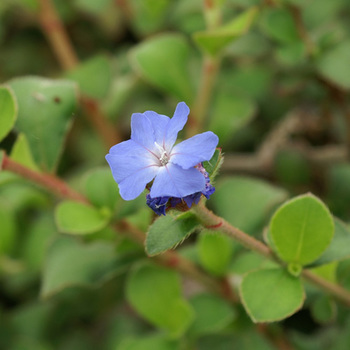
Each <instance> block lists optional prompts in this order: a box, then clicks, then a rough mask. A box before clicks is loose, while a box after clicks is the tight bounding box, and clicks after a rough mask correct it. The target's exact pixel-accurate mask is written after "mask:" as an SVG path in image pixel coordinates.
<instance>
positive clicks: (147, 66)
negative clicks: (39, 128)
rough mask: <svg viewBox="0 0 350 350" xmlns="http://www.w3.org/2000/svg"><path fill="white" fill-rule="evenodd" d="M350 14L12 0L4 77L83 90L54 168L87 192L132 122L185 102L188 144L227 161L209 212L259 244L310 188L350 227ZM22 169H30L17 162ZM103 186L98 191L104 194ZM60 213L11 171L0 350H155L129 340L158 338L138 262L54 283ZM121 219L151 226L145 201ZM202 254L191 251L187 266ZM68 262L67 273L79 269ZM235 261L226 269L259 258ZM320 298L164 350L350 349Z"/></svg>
mask: <svg viewBox="0 0 350 350" xmlns="http://www.w3.org/2000/svg"><path fill="white" fill-rule="evenodd" d="M349 18H350V2H349V1H348V0H332V1H329V0H265V1H263V0H261V1H259V0H204V1H203V0H129V1H128V0H99V1H95V0H61V1H59V0H56V1H53V0H2V1H1V3H0V81H1V84H9V85H11V86H12V84H14V86H15V85H16V83H15V82H16V79H17V78H19V77H24V76H38V77H41V78H48V79H66V80H69V81H73V82H75V83H76V84H77V85H76V86H77V90H76V91H77V101H76V107H75V108H73V109H74V116H73V119H72V120H73V123H72V126H71V129H70V131H69V133H68V134H67V137H66V139H65V141H64V148H63V149H62V150H61V151H60V158H61V159H60V162H59V163H58V164H57V167H55V168H56V169H55V170H56V173H57V175H58V176H59V177H62V178H65V179H67V181H69V183H70V184H71V186H73V187H74V188H76V189H78V190H81V188H82V186H83V185H82V182H81V179H82V177H84V176H86V174H91V172H92V170H94V169H97V168H98V167H104V166H106V163H105V160H104V156H105V154H106V153H107V152H108V149H109V147H110V146H112V145H113V144H115V143H117V142H120V141H122V140H126V139H128V138H129V137H130V116H131V114H132V113H135V112H144V111H146V110H153V111H156V112H158V113H160V114H165V115H168V116H172V114H173V111H174V109H175V106H176V104H177V103H178V102H179V101H185V102H186V103H187V104H188V105H189V106H190V108H191V115H190V118H189V122H188V127H187V129H186V131H184V132H183V134H182V135H181V136H182V138H187V137H189V136H192V135H193V134H195V133H198V132H203V131H207V130H211V131H213V132H215V133H216V134H217V135H218V136H219V139H220V142H219V146H220V147H221V148H222V151H223V153H224V156H225V161H224V163H223V166H222V168H221V172H220V176H219V177H218V179H217V184H216V187H217V192H216V193H215V195H213V197H212V200H211V201H210V202H209V206H211V208H213V209H214V210H216V212H217V213H218V214H220V215H222V216H223V217H224V218H225V219H227V220H229V221H230V222H231V223H232V224H234V225H235V226H238V227H239V228H241V229H242V230H244V231H246V232H248V233H250V234H253V235H260V236H261V233H262V230H263V228H264V226H265V225H266V223H267V222H268V220H269V218H270V215H271V212H272V210H273V209H274V208H275V207H276V205H278V204H280V203H281V202H283V201H284V200H286V199H287V198H288V197H290V196H293V195H297V194H300V193H305V192H308V191H311V192H313V193H314V194H316V195H317V196H319V197H320V198H322V199H323V200H324V201H325V202H326V204H327V205H328V206H329V208H330V210H331V211H332V213H333V214H334V215H336V216H338V217H339V218H341V219H343V220H344V221H345V222H349V220H350V163H349V157H350V106H349V89H350V21H349ZM37 98H38V99H39V100H40V96H37ZM55 103H57V104H59V103H61V101H60V100H59V99H58V98H57V99H56V100H55ZM21 113H23V112H21ZM31 113H32V112H31ZM0 125H1V124H0ZM67 130H68V129H67ZM18 135H19V133H18V130H16V128H15V129H14V130H12V132H11V133H9V134H8V135H7V136H6V138H4V139H3V140H2V141H1V143H0V146H1V148H2V149H4V150H5V151H6V152H7V153H8V154H11V152H12V151H13V149H14V146H15V145H16V144H18V142H19V141H18ZM29 139H30V136H29ZM13 158H14V159H16V160H18V161H20V156H19V155H18V154H17V158H16V156H15V154H13ZM27 164H28V163H27ZM53 171H54V170H53V169H50V172H53ZM101 174H102V173H101ZM101 174H100V175H101ZM95 175H96V174H95ZM95 175H94V176H95ZM102 175H103V176H102ZM102 175H101V177H100V178H98V177H96V178H95V177H93V178H91V180H90V181H92V182H93V181H95V182H94V183H95V187H96V189H95V191H96V192H98V190H99V189H98V185H96V179H102V180H103V181H104V179H105V177H104V176H105V173H103V174H102ZM96 176H97V175H96ZM98 176H99V175H98ZM88 181H89V180H88ZM84 183H85V182H84ZM101 186H102V185H101ZM115 190H116V186H115ZM101 191H102V190H101ZM116 193H117V190H116ZM112 195H113V194H112ZM116 195H117V194H116ZM112 201H113V200H112ZM56 204H57V199H55V197H53V196H51V195H48V194H47V193H46V192H43V191H41V190H39V189H38V188H37V187H33V186H30V185H28V183H26V182H25V181H22V180H19V179H18V178H16V179H13V178H12V175H10V174H9V173H7V172H2V173H1V178H0V236H1V241H0V325H1V326H0V348H1V349H23V350H26V349H30V350H31V349H33V350H41V349H43V350H44V349H45V350H46V349H65V350H69V349H78V350H79V349H84V350H86V349H117V350H122V349H148V347H147V346H148V345H145V344H146V343H142V342H139V343H137V342H131V341H125V339H126V338H127V337H131V338H133V339H138V337H141V335H145V334H149V333H150V332H151V331H153V328H152V327H153V326H151V325H150V324H149V323H147V322H146V321H144V320H142V319H141V318H139V317H138V316H137V315H136V314H135V313H134V312H133V311H132V310H131V309H130V306H129V305H128V304H127V303H126V302H125V296H124V283H125V279H126V271H127V269H128V268H129V265H127V263H126V262H124V263H125V264H126V265H125V266H128V268H126V267H125V268H124V269H123V268H119V270H118V273H115V271H114V270H113V269H107V270H106V269H105V270H103V271H104V275H103V276H102V277H101V276H100V277H96V276H97V275H99V271H100V270H99V269H101V268H102V267H101V266H97V267H96V266H95V265H94V263H93V262H92V261H87V262H86V263H84V264H83V263H82V265H84V266H85V267H84V268H83V267H82V269H81V274H84V273H85V272H84V271H85V268H86V266H90V265H89V264H91V266H93V267H92V269H95V270H94V273H95V274H97V275H95V276H93V277H91V276H90V277H89V278H85V277H84V278H82V279H81V280H80V279H79V278H80V277H79V278H76V280H74V279H73V280H74V283H71V284H70V283H68V285H67V284H65V283H64V282H62V283H57V284H56V285H55V286H54V287H53V286H51V287H50V286H47V285H45V288H46V289H45V288H44V287H43V278H44V277H43V274H44V275H45V274H46V273H47V268H46V267H45V266H46V265H45V264H46V261H47V259H48V257H47V256H48V255H47V254H49V253H48V251H49V247H51V245H50V244H51V243H50V242H52V240H53V238H54V237H56V235H57V227H56V225H55V223H54V219H53V208H54V207H55V205H56ZM121 212H122V214H120V215H121V216H122V217H124V216H125V217H127V218H128V220H130V222H132V223H133V224H135V225H136V226H137V227H139V229H141V230H143V231H145V230H147V227H148V224H149V223H150V221H151V220H152V215H151V213H150V212H149V211H148V209H146V208H144V201H143V198H141V199H140V200H136V201H135V202H133V203H127V204H125V207H122V211H121ZM118 215H119V214H118ZM84 240H85V241H87V242H94V241H103V242H108V243H109V244H110V242H113V244H114V243H115V244H116V246H117V248H115V247H114V246H113V249H116V250H117V251H118V252H125V251H127V252H132V254H133V257H134V258H135V257H136V258H135V259H142V258H143V256H144V255H143V254H144V253H143V248H142V247H140V246H136V245H135V244H134V243H132V242H131V241H129V240H128V239H124V238H120V237H117V238H115V233H114V232H113V231H112V230H111V229H109V228H104V229H103V230H99V231H98V232H94V233H93V234H91V235H89V236H85V237H84ZM191 243H193V244H194V245H195V243H194V240H193V242H190V244H188V247H187V248H188V249H187V252H185V250H186V249H185V248H186V247H185V248H184V254H185V255H186V254H187V255H188V256H189V257H191V256H193V254H194V253H193V249H194V248H193V247H192V248H191ZM62 244H66V243H64V242H63V243H62ZM200 244H204V245H205V244H207V243H204V242H202V243H200ZM220 244H221V243H220ZM68 245H69V244H68ZM214 245H215V244H214ZM110 247H112V244H110ZM190 248H191V249H192V250H191V249H190ZM79 249H80V248H79ZM196 249H197V248H196ZM203 249H204V248H203ZM235 249H237V250H238V251H239V248H232V251H231V250H230V252H229V254H233V251H234V250H235ZM64 254H66V255H64ZM64 254H63V255H60V257H59V258H57V259H58V260H57V261H56V263H57V264H61V262H63V261H70V260H69V254H70V253H69V252H67V251H65V253H64ZM74 254H75V253H74ZM101 254H102V255H105V252H104V250H101ZM84 256H85V255H84ZM97 256H99V255H97ZM232 256H233V255H232ZM232 256H231V255H230V259H229V262H227V266H226V267H225V269H224V270H225V273H231V272H235V273H243V272H244V271H246V270H247V268H248V267H247V261H249V263H248V265H249V264H253V265H254V264H256V263H257V262H256V257H252V258H251V260H250V258H249V257H247V258H245V260H244V261H243V259H241V260H242V261H241V260H239V259H234V258H232ZM237 256H239V255H237ZM241 257H242V256H241ZM66 258H67V259H68V260H66ZM252 261H254V263H252ZM208 265H210V263H208V262H207V263H204V265H203V266H204V267H203V266H202V267H203V268H204V269H207V270H208V272H209V273H213V274H214V275H220V274H222V273H223V270H221V268H218V269H219V273H218V271H217V270H215V268H214V271H213V268H212V267H210V266H209V267H208ZM340 265H341V266H337V267H333V270H332V276H333V277H331V278H335V277H334V276H335V275H337V278H338V281H342V282H343V283H344V285H346V283H347V285H348V287H350V282H349V281H348V279H349V278H348V276H349V274H348V272H349V269H350V266H349V262H348V261H344V262H342V263H340ZM50 266H51V267H52V265H50ZM249 266H250V265H249ZM254 266H255V265H254ZM68 271H69V268H68ZM106 271H107V272H108V273H107V272H106ZM60 273H61V272H60ZM64 273H67V272H64ZM327 273H328V272H327ZM87 281H88V282H87ZM47 283H49V282H47ZM80 284H81V285H88V287H89V288H86V287H82V286H79V285H80ZM68 287H69V288H68ZM92 287H93V288H92ZM43 288H44V290H43ZM150 288H152V286H150ZM311 293H312V292H311ZM40 295H41V297H40ZM317 302H318V304H317V305H321V306H317V305H316V306H314V305H312V303H310V304H307V305H306V306H305V308H304V309H303V310H302V311H300V312H299V313H298V314H296V315H294V316H293V317H291V318H290V319H288V320H286V321H285V322H284V323H283V324H280V325H278V326H277V325H275V326H272V327H271V329H270V328H269V329H268V331H267V332H266V330H265V329H264V326H262V328H261V329H260V330H259V329H258V331H257V330H256V328H254V327H253V326H252V324H251V322H250V321H248V319H247V318H246V316H245V315H244V311H242V310H241V309H240V307H239V306H237V311H236V313H237V315H236V316H235V319H236V320H240V322H239V323H240V324H242V325H241V326H239V325H237V324H235V326H234V327H233V328H234V329H235V330H236V332H237V330H239V329H240V327H241V328H242V329H244V330H245V332H246V333H244V332H243V331H242V332H241V333H240V335H239V336H237V335H236V336H235V340H232V339H231V338H230V334H229V333H227V332H226V333H224V335H222V334H221V335H220V336H219V335H216V336H212V337H208V338H205V336H207V334H205V336H203V337H202V338H200V339H199V340H198V342H197V343H196V345H195V346H194V345H193V344H191V342H190V344H191V345H188V343H186V342H185V343H186V344H187V345H186V346H187V347H184V346H185V345H184V342H183V341H181V342H180V343H181V344H180V345H179V343H176V342H175V343H173V342H168V341H167V342H165V343H162V341H163V340H162V341H160V343H159V344H160V345H159V349H180V348H188V349H192V348H193V349H204V350H205V349H212V348H213V347H214V346H215V347H216V348H220V349H231V344H233V342H236V343H235V346H238V347H236V348H237V349H240V350H241V349H274V348H280V349H316V348H317V349H318V350H321V349H329V348H332V349H348V348H349V346H350V345H349V344H350V339H349V336H346V334H350V333H349V332H348V333H347V330H348V329H349V327H350V322H348V321H347V320H348V310H340V311H339V312H338V313H337V314H336V313H335V311H334V308H335V306H334V304H333V303H332V302H328V301H326V302H324V301H322V300H321V301H319V300H318V301H317ZM322 302H323V304H322ZM315 310H316V311H315ZM320 310H321V311H320ZM232 317H233V316H232ZM230 320H231V321H232V320H233V318H232V319H230ZM232 322H233V321H232ZM285 330H287V335H286V336H285V337H284V336H281V337H280V338H278V336H277V337H276V334H281V332H282V333H283V332H284V331H285ZM243 333H244V334H248V335H247V336H246V337H245V336H243V335H242V334H243ZM321 333H322V336H321V335H320V334H321ZM261 334H265V338H264V340H261V338H260V337H261ZM266 334H267V335H268V336H267V337H266ZM215 337H217V338H215ZM240 337H241V338H240ZM346 337H347V338H346ZM269 338H278V339H280V340H281V341H280V343H278V342H271V341H270V340H269ZM140 339H141V338H140ZM237 339H238V340H237ZM337 339H338V340H337ZM337 341H338V343H337ZM237 342H238V343H237ZM277 343H278V344H277ZM135 344H136V345H135ZM140 344H141V345H140ZM142 344H143V345H142ZM147 344H148V343H147ZM239 344H240V345H239ZM192 345H193V347H192ZM181 346H182V347H181ZM220 346H221V347H220ZM329 346H332V347H329ZM342 346H344V347H342ZM151 347H153V349H155V348H154V345H151ZM232 348H233V347H232ZM157 349H158V348H157Z"/></svg>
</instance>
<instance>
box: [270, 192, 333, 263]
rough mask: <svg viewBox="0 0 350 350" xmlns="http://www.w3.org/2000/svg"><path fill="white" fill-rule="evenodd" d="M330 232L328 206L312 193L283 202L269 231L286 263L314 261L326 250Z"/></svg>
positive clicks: (330, 235)
mask: <svg viewBox="0 0 350 350" xmlns="http://www.w3.org/2000/svg"><path fill="white" fill-rule="evenodd" d="M333 234H334V223H333V218H332V216H331V214H330V212H329V210H328V208H327V207H326V206H325V205H324V204H323V203H322V202H321V201H320V200H319V199H318V198H317V197H315V196H313V195H312V194H306V195H302V196H298V197H295V198H293V199H291V200H290V201H288V202H286V203H284V204H283V205H282V206H281V207H280V208H279V209H278V210H277V211H276V213H275V214H274V216H273V217H272V219H271V224H270V235H271V238H272V240H273V243H274V246H275V248H276V250H277V254H278V255H279V257H280V258H281V259H282V260H284V261H286V262H288V263H296V264H301V265H306V264H308V263H311V262H313V261H314V260H316V259H317V258H318V257H319V256H320V255H321V254H322V253H323V252H324V251H325V250H326V248H327V247H328V245H329V244H330V242H331V240H332V238H333Z"/></svg>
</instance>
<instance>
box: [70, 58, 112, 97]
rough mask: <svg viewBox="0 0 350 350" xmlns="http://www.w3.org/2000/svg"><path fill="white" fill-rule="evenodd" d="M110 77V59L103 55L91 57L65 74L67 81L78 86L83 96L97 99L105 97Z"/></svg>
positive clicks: (110, 80)
mask: <svg viewBox="0 0 350 350" xmlns="http://www.w3.org/2000/svg"><path fill="white" fill-rule="evenodd" d="M112 75H113V74H112V67H111V62H110V59H109V58H108V57H107V56H104V55H97V56H95V57H92V58H90V59H89V60H87V61H86V62H83V63H81V64H79V66H77V67H76V68H74V69H73V70H71V71H69V72H67V73H66V76H67V78H68V79H70V80H74V81H75V82H76V83H77V84H78V85H79V87H80V90H81V92H82V93H83V94H84V95H86V96H89V97H93V98H98V99H102V98H103V97H105V96H106V95H107V92H108V90H109V88H110V85H111V82H112Z"/></svg>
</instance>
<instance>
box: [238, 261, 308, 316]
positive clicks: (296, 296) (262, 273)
mask: <svg viewBox="0 0 350 350" xmlns="http://www.w3.org/2000/svg"><path fill="white" fill-rule="evenodd" d="M240 294H241V298H242V302H243V305H244V307H245V309H246V311H247V312H248V314H249V316H250V317H251V319H252V320H253V321H254V322H274V321H278V320H282V319H284V318H286V317H288V316H290V315H291V314H293V313H294V312H295V311H297V310H298V309H300V308H301V306H302V305H303V302H304V290H303V287H302V284H301V281H300V279H299V278H296V277H293V276H291V275H290V274H289V273H287V272H286V271H285V270H284V269H281V268H279V269H264V270H257V271H253V272H249V273H248V274H247V275H246V276H245V277H244V278H243V281H242V283H241V287H240Z"/></svg>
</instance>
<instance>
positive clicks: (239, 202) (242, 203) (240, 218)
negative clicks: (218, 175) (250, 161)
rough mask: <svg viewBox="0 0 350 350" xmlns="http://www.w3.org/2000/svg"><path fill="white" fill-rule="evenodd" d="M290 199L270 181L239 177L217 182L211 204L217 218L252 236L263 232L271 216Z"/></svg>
mask: <svg viewBox="0 0 350 350" xmlns="http://www.w3.org/2000/svg"><path fill="white" fill-rule="evenodd" d="M287 196H288V195H287V192H285V191H284V190H282V189H280V188H278V187H274V186H271V185H270V184H268V183H267V182H264V181H261V180H257V179H253V178H247V177H238V176H237V177H230V178H229V179H225V180H223V181H220V182H218V184H217V185H216V192H215V193H214V195H213V196H212V198H211V200H210V203H213V204H214V207H215V209H216V211H217V213H218V215H220V216H222V217H223V218H224V219H225V220H227V221H228V222H230V223H231V224H232V225H234V226H236V227H238V228H240V229H241V230H243V231H245V232H248V233H250V234H252V233H255V232H257V231H260V230H261V229H262V227H263V225H264V223H265V222H266V220H267V218H268V216H269V213H270V212H271V211H272V210H273V208H274V207H275V206H276V205H277V204H279V203H281V202H282V201H283V200H285V199H286V198H287Z"/></svg>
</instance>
